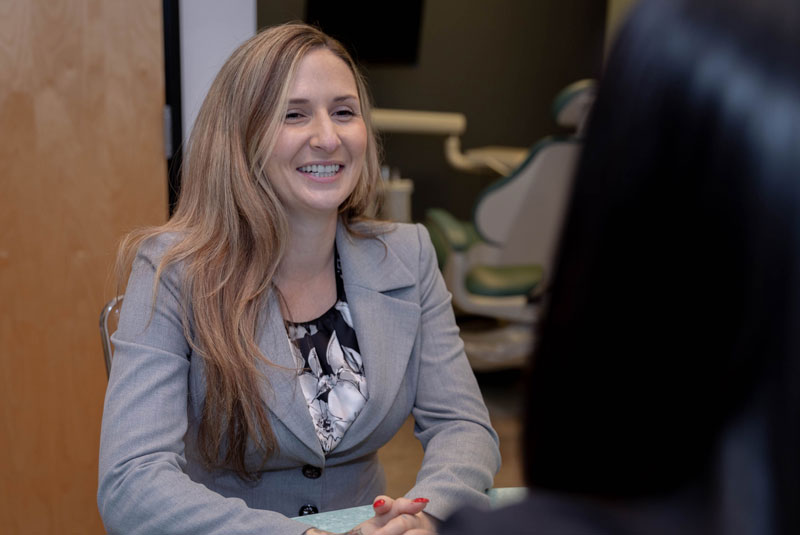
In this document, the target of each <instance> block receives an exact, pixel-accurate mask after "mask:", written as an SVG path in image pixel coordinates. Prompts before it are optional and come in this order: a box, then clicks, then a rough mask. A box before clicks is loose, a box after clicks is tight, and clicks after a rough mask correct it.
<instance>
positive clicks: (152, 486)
mask: <svg viewBox="0 0 800 535" xmlns="http://www.w3.org/2000/svg"><path fill="white" fill-rule="evenodd" d="M161 240H162V241H163V238H161ZM151 241H152V240H151ZM157 249H158V248H157V247H156V248H155V250H157ZM162 249H163V247H162ZM158 257H159V255H158V254H157V251H155V252H154V247H152V246H151V247H148V246H143V248H142V250H140V251H139V253H138V255H137V258H136V260H135V262H134V266H133V270H132V273H131V276H130V279H129V282H128V286H127V291H126V293H125V299H124V301H123V305H122V311H121V315H120V322H119V327H118V329H117V332H116V333H115V334H114V336H113V341H114V348H115V351H114V361H113V366H112V368H111V375H110V377H109V383H108V388H107V390H106V398H105V407H104V411H103V423H102V431H101V437H100V461H99V486H98V493H97V503H98V507H99V510H100V515H101V517H102V519H103V523H104V524H105V527H106V529H107V530H108V532H109V533H125V534H130V535H135V534H139V533H141V534H151V533H159V534H178V533H186V534H196V533H205V534H214V533H225V534H255V533H276V534H283V535H300V534H301V533H303V532H304V531H305V530H306V529H308V528H309V526H308V525H306V524H303V523H300V522H297V521H294V520H290V519H289V518H287V517H286V516H284V515H281V514H279V513H276V512H270V511H264V510H256V509H251V508H249V507H247V505H246V504H245V502H244V501H243V500H241V499H238V498H226V497H223V496H221V495H219V494H217V493H215V492H213V491H211V490H209V489H208V488H207V487H205V486H204V485H202V484H199V483H195V482H193V481H192V480H191V479H190V478H189V477H188V476H187V475H186V473H184V471H183V469H184V467H185V466H186V457H185V452H184V447H185V446H184V435H185V434H186V431H187V428H188V416H187V409H188V403H189V401H188V400H189V386H188V376H189V354H190V347H189V344H188V343H187V341H186V338H185V337H184V334H183V326H182V321H181V305H180V302H179V300H178V298H177V296H178V295H179V288H180V284H179V279H178V275H177V269H176V268H174V267H171V268H169V269H167V270H165V271H164V273H163V274H162V276H161V277H160V280H159V281H158V291H157V294H156V301H155V305H153V300H152V298H153V282H154V280H155V266H156V265H157V262H158V260H157V258H158Z"/></svg>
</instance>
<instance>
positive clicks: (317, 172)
mask: <svg viewBox="0 0 800 535" xmlns="http://www.w3.org/2000/svg"><path fill="white" fill-rule="evenodd" d="M341 167H342V166H341V165H339V164H333V165H317V164H313V165H304V166H302V167H299V168H298V169H299V170H300V172H301V173H310V174H312V175H314V176H317V177H328V176H333V175H335V174H336V173H338V172H339V169H341Z"/></svg>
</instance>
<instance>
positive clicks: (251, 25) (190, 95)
mask: <svg viewBox="0 0 800 535" xmlns="http://www.w3.org/2000/svg"><path fill="white" fill-rule="evenodd" d="M179 5H180V34H181V106H182V110H183V117H182V118H181V119H182V124H183V139H184V143H185V142H186V140H188V139H189V133H190V132H191V129H192V125H194V120H195V118H196V117H197V112H198V111H199V110H200V105H201V104H202V103H203V99H204V98H205V96H206V93H207V92H208V88H209V87H211V82H212V81H213V80H214V77H215V76H216V75H217V72H218V71H219V69H220V67H222V64H223V63H225V60H226V59H228V56H230V55H231V52H233V51H234V50H235V49H236V47H237V46H239V45H240V44H241V43H242V42H243V41H245V40H246V39H247V38H249V37H251V36H253V35H255V33H256V0H180V4H179Z"/></svg>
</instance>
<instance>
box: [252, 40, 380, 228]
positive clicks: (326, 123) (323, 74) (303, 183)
mask: <svg viewBox="0 0 800 535" xmlns="http://www.w3.org/2000/svg"><path fill="white" fill-rule="evenodd" d="M366 148H367V127H366V125H365V124H364V118H363V117H362V115H361V105H360V102H359V98H358V89H357V87H356V81H355V77H354V76H353V73H352V72H351V71H350V68H349V67H348V66H347V64H346V63H345V62H344V61H342V60H341V59H340V58H339V57H337V56H335V55H334V54H333V53H332V52H331V51H330V50H328V49H324V48H322V49H317V50H313V51H311V52H310V53H309V54H308V55H307V56H306V57H304V58H303V59H302V60H301V61H300V63H299V65H298V66H297V72H296V73H295V76H294V79H293V80H292V83H291V85H290V86H289V109H288V111H287V112H286V119H285V120H284V124H283V125H282V127H281V129H280V131H279V132H278V138H277V141H276V143H275V148H274V149H273V152H272V155H271V157H270V158H269V160H268V162H267V176H268V177H269V180H270V181H271V183H272V185H273V187H274V188H275V191H276V193H277V194H278V197H279V198H280V200H281V202H282V203H283V206H284V208H285V209H286V211H287V215H288V216H289V221H290V224H291V223H292V221H293V220H294V221H297V220H302V219H304V218H306V217H327V218H328V219H332V221H333V222H334V223H335V219H336V216H337V212H338V209H339V206H340V205H341V204H342V203H343V202H344V201H345V200H346V199H347V197H348V196H349V195H350V194H351V193H352V191H353V188H355V185H356V183H357V182H358V175H359V173H360V172H361V170H362V169H363V167H364V159H365V154H366ZM298 222H299V221H298Z"/></svg>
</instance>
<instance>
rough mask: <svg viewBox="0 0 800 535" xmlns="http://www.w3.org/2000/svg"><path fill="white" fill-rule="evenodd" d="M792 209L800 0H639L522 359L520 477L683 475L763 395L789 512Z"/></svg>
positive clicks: (799, 201) (619, 479)
mask: <svg viewBox="0 0 800 535" xmlns="http://www.w3.org/2000/svg"><path fill="white" fill-rule="evenodd" d="M798 218H800V4H798V3H797V2H796V1H794V0H784V1H780V0H758V1H747V0H713V1H701V0H642V1H641V2H640V3H639V5H637V6H636V7H635V8H634V11H633V12H632V15H631V17H630V18H629V20H628V21H627V23H626V24H625V26H624V27H623V29H622V30H621V33H620V35H619V37H618V39H617V42H616V43H615V46H614V47H613V50H612V52H611V55H610V57H609V60H608V64H607V68H606V72H605V73H604V76H603V79H602V80H601V83H600V87H599V93H598V97H597V101H596V103H595V106H594V110H593V112H592V116H591V118H590V122H589V127H588V130H587V136H586V140H585V147H584V150H583V154H582V158H581V162H580V164H579V166H578V171H577V175H576V178H575V185H574V191H573V195H572V199H571V203H570V208H569V210H568V219H567V221H566V223H565V227H564V234H563V236H562V241H561V244H560V249H559V254H558V257H557V262H556V270H555V273H554V276H553V283H552V287H551V292H550V296H549V300H548V310H547V313H546V316H545V318H544V320H543V323H542V325H541V328H540V331H539V335H540V336H539V343H538V346H537V348H536V351H535V356H534V361H533V365H532V370H531V376H530V383H529V386H530V394H529V400H528V403H529V405H528V407H529V410H528V414H527V421H526V434H525V442H526V454H527V455H528V458H527V464H526V478H527V480H528V482H529V483H530V484H531V485H536V486H544V487H549V488H557V489H561V490H568V491H577V492H588V493H593V494H600V495H607V496H629V495H643V494H647V493H658V492H664V491H670V490H674V489H676V488H680V487H681V486H682V485H686V484H687V483H688V482H689V481H691V480H692V479H693V478H696V477H699V475H700V474H702V473H703V471H704V470H706V469H707V467H708V466H709V465H708V463H709V461H710V459H711V457H712V455H713V452H714V451H715V449H714V448H716V447H717V442H718V439H719V436H720V433H721V432H722V430H723V428H724V426H725V425H726V423H727V422H729V421H730V419H731V418H732V417H734V416H735V415H737V414H739V412H740V409H741V408H742V407H743V406H744V405H745V404H749V403H751V402H752V400H753V399H755V398H756V397H759V396H761V397H759V399H761V398H763V399H765V400H766V401H765V402H764V403H765V404H766V405H767V406H768V407H769V408H768V410H767V411H766V413H768V414H769V416H768V419H769V421H768V422H767V427H768V433H769V435H768V444H769V445H768V449H769V452H770V455H771V457H770V459H771V461H776V460H777V461H779V462H781V463H783V464H782V466H781V467H780V469H779V470H778V468H775V470H774V471H773V473H774V474H775V475H776V479H775V485H776V496H778V502H779V503H778V504H777V507H779V508H781V511H783V512H784V513H786V514H787V515H788V514H789V513H787V511H788V510H789V508H790V506H791V508H794V507H796V505H797V503H800V501H796V503H793V504H790V502H791V501H792V500H798V497H800V489H799V488H798V485H799V483H798V479H800V468H799V467H800V464H798V462H799V461H798V452H800V449H798V448H800V440H799V436H800V435H799V433H800V431H799V429H800V413H799V411H800V403H798V396H799V395H800V394H798V391H800V385H798V381H797V380H798V373H800V371H799V370H798V351H799V350H800V347H798V342H800V334H798V331H799V330H800V329H798V327H797V325H798V324H800V323H798V322H799V321H800V314H799V313H798V305H800V262H799V260H800V226H799V225H800V219H798ZM790 372H791V373H790ZM765 385H766V386H765ZM781 500H783V501H781ZM791 515H793V516H792V518H793V519H789V520H787V522H794V524H792V525H793V526H794V527H797V513H796V512H793V513H791ZM784 518H789V516H786V515H784ZM786 532H789V531H786ZM794 532H798V531H794Z"/></svg>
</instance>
